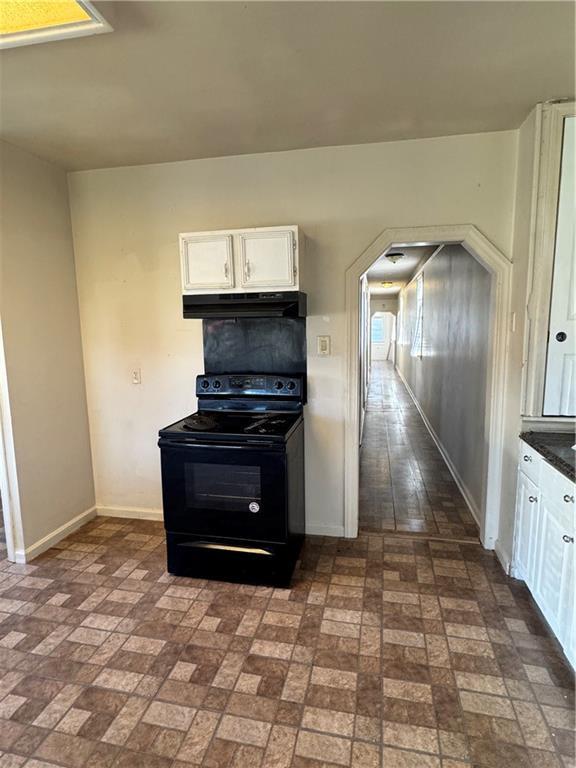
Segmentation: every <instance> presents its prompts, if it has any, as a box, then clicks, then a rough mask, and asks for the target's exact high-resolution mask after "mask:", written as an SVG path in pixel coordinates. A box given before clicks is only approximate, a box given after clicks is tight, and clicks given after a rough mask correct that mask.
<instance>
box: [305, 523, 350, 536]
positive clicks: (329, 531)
mask: <svg viewBox="0 0 576 768" xmlns="http://www.w3.org/2000/svg"><path fill="white" fill-rule="evenodd" d="M306 535H307V536H335V537H336V538H338V539H341V538H343V536H344V526H343V525H323V524H322V523H306Z"/></svg>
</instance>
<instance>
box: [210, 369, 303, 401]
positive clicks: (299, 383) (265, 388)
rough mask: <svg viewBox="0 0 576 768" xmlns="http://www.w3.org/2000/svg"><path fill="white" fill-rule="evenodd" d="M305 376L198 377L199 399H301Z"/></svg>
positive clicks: (234, 375)
mask: <svg viewBox="0 0 576 768" xmlns="http://www.w3.org/2000/svg"><path fill="white" fill-rule="evenodd" d="M302 390H303V376H276V375H260V374H252V373H247V374H242V373H234V374H225V373H222V374H204V375H201V376H197V377H196V394H197V395H198V396H199V397H202V396H203V395H204V396H210V397H214V395H218V396H223V397H224V396H225V397H293V398H300V397H301V396H302Z"/></svg>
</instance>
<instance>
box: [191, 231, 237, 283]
mask: <svg viewBox="0 0 576 768" xmlns="http://www.w3.org/2000/svg"><path fill="white" fill-rule="evenodd" d="M180 257H181V262H182V290H183V291H184V292H185V293H186V292H189V293H201V292H202V291H210V290H214V289H218V288H220V289H222V290H226V289H230V288H232V287H233V286H234V260H233V253H232V236H231V235H194V234H190V235H180Z"/></svg>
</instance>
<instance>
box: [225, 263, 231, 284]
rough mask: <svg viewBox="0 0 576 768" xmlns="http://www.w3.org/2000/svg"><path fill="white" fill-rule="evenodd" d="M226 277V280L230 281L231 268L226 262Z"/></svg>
mask: <svg viewBox="0 0 576 768" xmlns="http://www.w3.org/2000/svg"><path fill="white" fill-rule="evenodd" d="M224 277H225V278H226V280H228V278H229V277H230V267H229V266H228V262H227V261H225V262H224Z"/></svg>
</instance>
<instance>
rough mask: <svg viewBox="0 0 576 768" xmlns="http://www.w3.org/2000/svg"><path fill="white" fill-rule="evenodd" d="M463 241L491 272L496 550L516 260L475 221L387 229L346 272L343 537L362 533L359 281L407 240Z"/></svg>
mask: <svg viewBox="0 0 576 768" xmlns="http://www.w3.org/2000/svg"><path fill="white" fill-rule="evenodd" d="M415 243H418V244H423V245H440V244H442V243H460V244H462V245H463V246H464V247H465V248H466V250H467V251H469V253H470V254H471V255H472V256H474V258H476V259H477V260H478V261H479V262H480V263H481V264H482V265H483V266H484V267H485V268H486V269H487V270H488V271H489V272H490V273H491V274H492V275H493V281H492V282H493V294H492V296H493V301H492V323H491V325H492V328H491V339H492V343H491V355H490V360H489V370H488V387H487V396H486V404H487V411H486V418H487V425H488V428H487V444H488V445H487V453H488V456H487V488H486V499H485V501H484V504H483V507H484V515H483V518H482V523H483V524H482V526H481V530H480V539H481V541H482V544H483V545H484V546H485V547H486V548H487V549H493V548H494V545H495V542H496V539H497V537H498V527H499V523H500V503H501V490H502V459H503V454H504V408H505V393H506V376H507V361H506V349H507V343H508V334H509V329H508V312H509V307H510V291H511V275H512V262H511V261H510V260H509V259H508V258H507V257H506V256H505V255H504V254H503V253H502V252H501V251H499V250H498V249H497V248H496V247H495V246H494V245H493V244H492V243H491V242H490V241H489V240H488V238H486V237H485V236H484V235H483V234H482V233H481V232H480V231H479V230H478V229H477V228H476V227H474V226H473V225H472V224H463V225H453V226H452V225H448V226H437V227H407V228H402V229H387V230H385V231H384V232H383V233H382V234H381V235H380V236H379V237H377V238H376V240H374V242H373V243H372V244H371V245H369V246H368V248H367V249H366V250H365V251H364V253H362V254H361V255H360V256H359V257H358V258H357V259H356V261H355V262H354V263H353V264H352V265H351V266H350V267H349V268H348V270H347V271H346V313H347V371H346V375H347V387H346V424H345V447H344V451H345V455H344V461H345V469H344V531H345V534H344V535H345V536H346V537H349V538H354V537H356V536H357V535H358V493H359V488H358V481H359V447H358V435H359V413H358V411H359V408H358V398H359V364H358V360H359V349H358V346H359V289H358V288H359V280H360V278H361V276H362V275H363V274H364V272H366V271H367V270H368V269H369V267H370V266H371V265H372V264H373V262H374V261H376V259H377V258H378V257H379V256H381V255H382V253H384V252H385V251H386V250H388V249H389V248H391V247H392V246H394V247H401V246H402V245H408V244H415Z"/></svg>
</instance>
